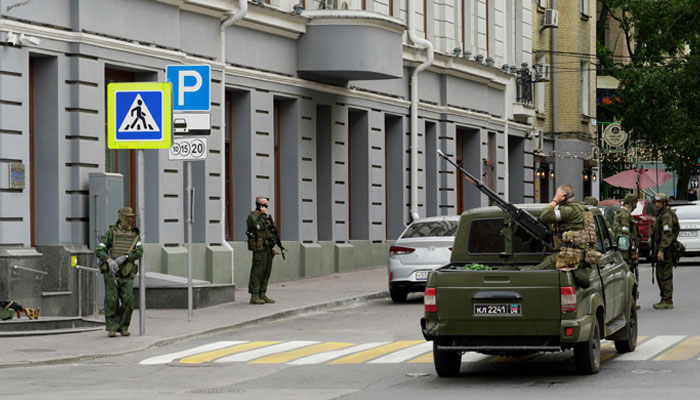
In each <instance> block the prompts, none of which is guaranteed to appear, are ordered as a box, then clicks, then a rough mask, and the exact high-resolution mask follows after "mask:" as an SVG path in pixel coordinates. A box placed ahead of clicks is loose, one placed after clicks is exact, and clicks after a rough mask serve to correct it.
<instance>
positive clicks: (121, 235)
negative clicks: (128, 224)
mask: <svg viewBox="0 0 700 400" xmlns="http://www.w3.org/2000/svg"><path fill="white" fill-rule="evenodd" d="M135 240H136V233H135V232H133V231H128V232H125V231H122V230H119V229H115V230H113V231H112V258H117V257H119V256H123V255H125V254H127V253H128V252H129V248H131V245H132V244H133V243H134V241H135Z"/></svg>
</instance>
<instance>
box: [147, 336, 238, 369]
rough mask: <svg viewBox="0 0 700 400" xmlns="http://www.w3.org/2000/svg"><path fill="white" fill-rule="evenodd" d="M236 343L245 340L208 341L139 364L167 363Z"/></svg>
mask: <svg viewBox="0 0 700 400" xmlns="http://www.w3.org/2000/svg"><path fill="white" fill-rule="evenodd" d="M238 343H245V341H240V340H238V341H223V342H216V343H209V344H205V345H203V346H199V347H195V348H192V349H188V350H184V351H178V352H177V353H169V354H164V355H162V356H157V357H151V358H148V359H145V360H143V361H141V362H140V363H139V364H141V365H156V364H167V363H169V362H171V361H173V360H176V359H178V358H182V357H187V356H191V355H193V354H197V353H202V352H205V351H211V350H216V349H220V348H222V347H228V346H232V345H235V344H238Z"/></svg>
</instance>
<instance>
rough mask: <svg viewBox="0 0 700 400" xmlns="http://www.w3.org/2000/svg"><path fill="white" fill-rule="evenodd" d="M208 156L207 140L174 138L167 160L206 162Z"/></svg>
mask: <svg viewBox="0 0 700 400" xmlns="http://www.w3.org/2000/svg"><path fill="white" fill-rule="evenodd" d="M208 154H209V149H208V146H207V138H182V139H180V138H174V139H173V145H172V146H171V147H170V150H169V151H168V160H184V161H196V160H206V159H207V155H208Z"/></svg>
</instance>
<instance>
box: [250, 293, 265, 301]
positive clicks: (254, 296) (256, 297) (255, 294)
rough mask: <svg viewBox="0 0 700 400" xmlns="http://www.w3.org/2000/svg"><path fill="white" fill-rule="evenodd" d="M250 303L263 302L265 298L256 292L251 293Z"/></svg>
mask: <svg viewBox="0 0 700 400" xmlns="http://www.w3.org/2000/svg"><path fill="white" fill-rule="evenodd" d="M250 304H265V300H263V299H261V298H260V296H258V294H257V293H251V294H250Z"/></svg>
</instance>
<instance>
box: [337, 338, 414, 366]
mask: <svg viewBox="0 0 700 400" xmlns="http://www.w3.org/2000/svg"><path fill="white" fill-rule="evenodd" d="M422 342H423V340H401V341H398V342H393V343H389V344H385V345H384V346H380V347H376V348H374V349H370V350H365V351H361V352H359V353H356V354H353V355H349V356H346V357H343V358H341V359H339V360H335V361H331V362H330V363H329V364H360V363H363V362H365V361H369V360H372V359H374V358H377V357H379V356H381V355H384V354H388V353H391V352H393V351H397V350H401V349H404V348H406V347H409V346H413V345H416V344H418V343H422Z"/></svg>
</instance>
